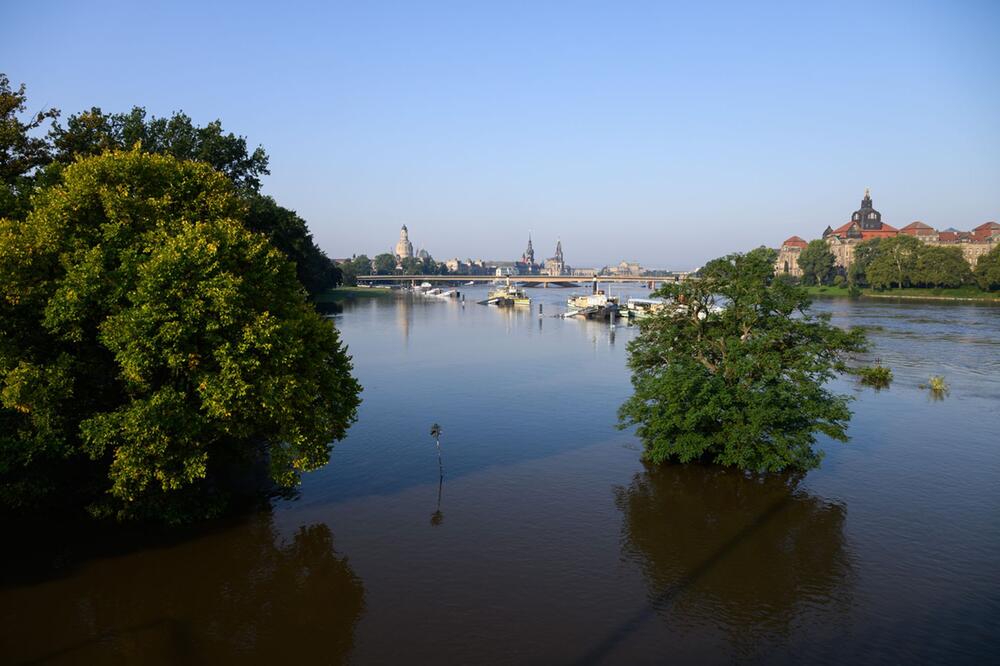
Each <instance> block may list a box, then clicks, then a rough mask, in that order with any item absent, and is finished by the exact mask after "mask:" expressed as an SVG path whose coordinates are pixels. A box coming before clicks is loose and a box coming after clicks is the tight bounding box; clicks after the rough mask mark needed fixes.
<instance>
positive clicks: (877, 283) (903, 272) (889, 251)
mask: <svg viewBox="0 0 1000 666" xmlns="http://www.w3.org/2000/svg"><path fill="white" fill-rule="evenodd" d="M923 247H924V244H923V242H922V241H919V240H917V239H916V238H915V237H913V236H909V235H907V234H900V235H899V236H894V237H892V238H883V239H882V240H881V241H880V242H879V244H878V246H877V247H876V249H875V252H874V256H873V257H872V258H871V260H870V261H869V262H868V268H867V270H866V271H865V278H866V279H867V280H868V284H870V285H871V286H872V287H874V288H876V289H890V288H892V287H894V286H895V287H907V286H909V285H910V283H911V282H912V280H913V276H914V274H915V273H916V270H917V257H918V256H919V254H920V251H921V249H923Z"/></svg>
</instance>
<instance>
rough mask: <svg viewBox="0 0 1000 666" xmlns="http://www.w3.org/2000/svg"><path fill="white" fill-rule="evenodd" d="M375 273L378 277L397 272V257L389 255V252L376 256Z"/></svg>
mask: <svg viewBox="0 0 1000 666" xmlns="http://www.w3.org/2000/svg"><path fill="white" fill-rule="evenodd" d="M375 272H376V273H377V274H378V275H392V274H393V273H395V272H396V257H395V255H392V254H389V253H388V252H386V253H384V254H379V255H375Z"/></svg>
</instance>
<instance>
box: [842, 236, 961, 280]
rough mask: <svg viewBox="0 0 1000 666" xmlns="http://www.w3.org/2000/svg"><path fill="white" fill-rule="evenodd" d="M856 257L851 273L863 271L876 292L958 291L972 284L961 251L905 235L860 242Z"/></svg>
mask: <svg viewBox="0 0 1000 666" xmlns="http://www.w3.org/2000/svg"><path fill="white" fill-rule="evenodd" d="M854 256H855V261H854V265H853V266H852V274H856V272H857V271H859V270H862V269H863V270H864V274H865V281H866V282H867V283H868V284H870V285H871V286H872V287H874V288H875V289H880V290H881V289H890V288H905V287H911V286H912V287H931V288H956V287H960V286H962V285H963V284H968V283H969V282H971V281H972V271H971V270H970V269H969V264H968V262H966V261H965V258H964V257H963V256H962V251H961V250H960V249H959V248H957V247H942V246H939V245H928V244H927V243H924V242H922V241H920V240H918V239H917V238H915V237H913V236H909V235H906V234H900V235H899V236H895V237H893V238H885V239H882V240H880V241H879V240H876V241H869V242H867V243H861V244H860V245H858V247H857V251H856V252H855V255H854Z"/></svg>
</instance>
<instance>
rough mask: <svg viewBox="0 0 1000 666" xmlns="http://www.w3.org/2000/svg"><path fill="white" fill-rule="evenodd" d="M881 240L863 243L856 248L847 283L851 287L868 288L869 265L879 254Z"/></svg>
mask: <svg viewBox="0 0 1000 666" xmlns="http://www.w3.org/2000/svg"><path fill="white" fill-rule="evenodd" d="M880 240H881V239H879V238H873V239H871V240H867V241H865V242H863V243H858V244H857V245H856V246H855V248H854V258H853V260H852V261H851V265H850V266H849V267H848V269H847V281H848V283H850V284H851V285H856V286H859V287H867V286H868V276H867V272H868V265H869V264H870V263H871V262H872V259H874V258H875V255H876V254H878V248H879V242H880Z"/></svg>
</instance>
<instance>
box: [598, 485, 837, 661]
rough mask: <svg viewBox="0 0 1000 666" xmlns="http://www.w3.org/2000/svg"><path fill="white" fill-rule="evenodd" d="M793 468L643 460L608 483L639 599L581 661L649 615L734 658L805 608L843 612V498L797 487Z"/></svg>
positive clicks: (766, 645) (760, 646)
mask: <svg viewBox="0 0 1000 666" xmlns="http://www.w3.org/2000/svg"><path fill="white" fill-rule="evenodd" d="M799 481H800V478H799V477H797V476H786V475H771V476H750V475H744V474H742V473H739V472H736V471H732V470H726V469H717V468H710V467H701V466H688V467H679V466H668V467H656V466H646V468H645V469H644V470H643V471H642V472H639V473H637V474H636V475H635V476H634V477H633V479H632V481H631V483H630V484H628V485H627V486H621V487H618V488H616V489H615V504H616V505H617V507H618V508H619V510H621V512H622V513H623V515H624V523H623V527H622V532H623V534H622V536H623V539H622V547H623V551H624V553H625V554H626V555H627V556H628V557H629V558H630V559H632V560H634V561H636V562H638V564H639V565H640V567H641V568H642V571H643V573H644V575H645V576H646V578H647V580H648V583H649V600H650V605H649V607H648V608H647V609H644V610H643V611H640V612H638V613H637V614H636V615H634V616H633V617H631V618H629V619H628V621H627V622H625V623H623V624H621V625H620V626H618V627H616V628H615V629H614V630H613V631H611V632H610V633H609V634H608V636H607V638H606V639H605V641H603V642H602V643H600V644H599V645H598V646H597V647H596V648H595V649H594V651H593V652H592V653H590V654H589V655H588V656H587V658H586V661H597V660H599V659H600V658H603V657H606V656H608V655H609V654H610V653H612V652H613V651H614V649H615V647H616V646H617V645H618V644H619V643H622V642H626V641H627V640H628V639H629V637H630V634H632V633H634V632H636V631H637V630H639V629H640V626H641V624H642V623H644V622H648V621H650V620H652V619H653V618H652V616H653V615H654V614H655V615H656V616H658V619H659V620H660V621H661V622H662V623H663V625H664V630H666V631H669V632H670V633H671V634H677V635H679V636H678V638H679V639H683V636H684V635H685V634H688V635H695V636H700V637H701V638H702V639H704V636H705V635H706V634H715V633H720V634H722V636H721V637H720V638H721V639H722V642H723V643H724V644H725V645H727V649H728V651H729V652H730V653H731V655H732V656H733V657H735V658H739V659H747V658H758V659H759V658H763V657H766V656H767V655H773V653H774V650H775V649H776V648H777V647H778V646H781V645H784V644H786V643H787V641H788V639H789V637H790V634H791V629H792V627H793V626H794V625H796V624H801V623H802V622H803V619H804V615H805V614H806V613H808V612H809V611H810V610H811V609H813V608H815V607H817V606H821V607H825V611H824V614H825V615H827V616H832V617H827V618H826V619H827V621H836V619H837V618H838V617H842V616H843V615H844V613H845V612H846V611H847V610H848V609H849V607H850V603H851V594H850V592H851V588H850V584H849V576H850V562H849V558H848V556H847V550H846V548H845V537H844V531H843V529H844V521H845V518H846V509H845V507H844V506H843V505H842V504H839V503H835V502H827V501H825V500H823V499H821V498H818V497H815V496H813V495H811V494H809V493H808V492H806V491H803V490H802V489H800V488H799Z"/></svg>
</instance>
